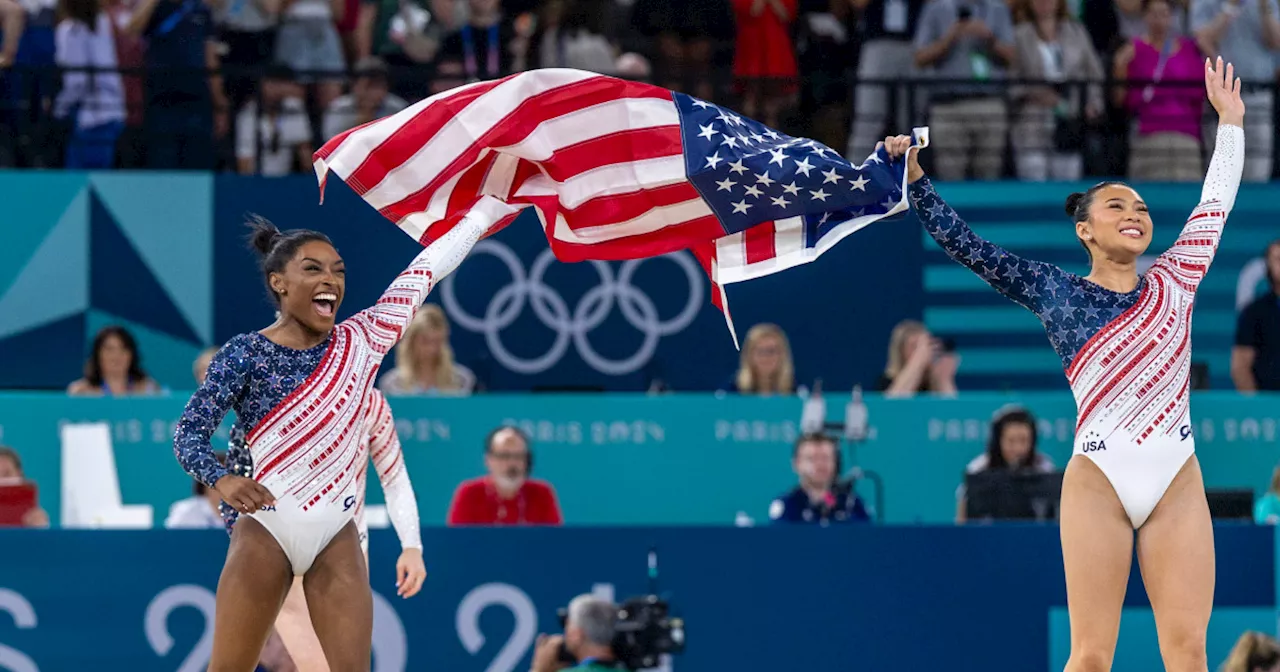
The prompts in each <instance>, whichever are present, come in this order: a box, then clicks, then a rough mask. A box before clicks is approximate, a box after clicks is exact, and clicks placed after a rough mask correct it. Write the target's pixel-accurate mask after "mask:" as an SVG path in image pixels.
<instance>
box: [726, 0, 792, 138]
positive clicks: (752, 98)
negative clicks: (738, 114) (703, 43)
mask: <svg viewBox="0 0 1280 672" xmlns="http://www.w3.org/2000/svg"><path fill="white" fill-rule="evenodd" d="M797 5H798V3H797V2H796V0H733V10H734V15H735V16H736V17H737V20H738V38H737V49H736V51H735V53H734V59H733V76H734V78H735V79H736V80H737V81H736V85H737V88H738V91H739V92H740V93H741V94H742V113H743V114H745V115H747V116H748V117H751V118H753V119H760V120H761V121H763V122H764V123H765V125H766V126H770V127H772V128H778V127H779V123H778V114H779V112H781V111H782V107H783V106H784V105H786V104H788V102H789V101H791V100H792V99H793V98H795V95H796V90H797V86H796V78H797V76H798V73H797V71H796V53H795V51H796V50H795V45H793V44H792V43H791V23H792V22H793V21H795V18H796V8H797ZM761 113H763V116H759V115H761Z"/></svg>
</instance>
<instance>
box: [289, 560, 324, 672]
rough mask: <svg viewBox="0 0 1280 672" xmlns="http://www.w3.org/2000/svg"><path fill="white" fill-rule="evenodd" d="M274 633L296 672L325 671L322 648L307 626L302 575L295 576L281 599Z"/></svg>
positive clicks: (308, 618) (305, 598) (308, 625)
mask: <svg viewBox="0 0 1280 672" xmlns="http://www.w3.org/2000/svg"><path fill="white" fill-rule="evenodd" d="M276 632H277V633H279V634H280V639H281V641H283V642H284V648H285V649H287V650H288V651H289V657H290V658H292V659H293V664H294V666H296V667H297V668H298V670H299V672H329V663H328V662H326V661H325V659H324V649H322V648H321V647H320V639H319V638H317V637H316V631H315V628H313V627H312V626H311V612H310V611H308V610H307V596H306V594H305V591H304V589H303V587H302V577H300V576H295V577H294V579H293V586H292V587H291V588H289V595H288V597H286V598H285V599H284V606H283V607H281V609H280V615H279V616H277V617H276Z"/></svg>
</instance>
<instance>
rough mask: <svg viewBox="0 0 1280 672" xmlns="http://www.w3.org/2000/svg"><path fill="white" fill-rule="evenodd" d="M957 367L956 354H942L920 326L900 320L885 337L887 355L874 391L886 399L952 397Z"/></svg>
mask: <svg viewBox="0 0 1280 672" xmlns="http://www.w3.org/2000/svg"><path fill="white" fill-rule="evenodd" d="M958 366H959V360H958V358H957V357H956V355H955V354H954V353H950V352H945V351H944V349H943V347H942V342H941V341H940V340H938V339H937V338H934V336H933V334H931V333H929V330H928V329H925V326H924V325H923V324H921V323H919V322H917V321H915V320H903V321H901V322H899V323H898V325H897V326H895V327H894V328H893V332H892V333H891V334H890V335H889V356H888V360H887V362H886V364H885V367H884V375H882V376H880V384H879V385H878V387H877V389H879V390H880V391H881V392H884V394H885V396H886V397H910V396H914V395H915V394H916V393H918V392H935V393H938V394H955V393H956V368H957V367H958Z"/></svg>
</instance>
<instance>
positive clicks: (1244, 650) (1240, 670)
mask: <svg viewBox="0 0 1280 672" xmlns="http://www.w3.org/2000/svg"><path fill="white" fill-rule="evenodd" d="M1218 669H1219V670H1220V672H1280V644H1277V643H1276V640H1274V639H1272V638H1270V637H1268V636H1266V635H1264V634H1262V633H1261V632H1254V631H1252V630H1250V631H1248V632H1246V633H1244V634H1243V635H1241V636H1240V639H1239V640H1237V641H1236V646H1235V648H1234V649H1231V655H1229V656H1227V660H1226V662H1224V663H1222V667H1220V668H1218Z"/></svg>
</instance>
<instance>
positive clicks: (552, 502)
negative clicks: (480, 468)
mask: <svg viewBox="0 0 1280 672" xmlns="http://www.w3.org/2000/svg"><path fill="white" fill-rule="evenodd" d="M484 466H485V468H487V469H488V470H489V475H487V476H481V477H480V478H473V479H471V480H468V481H463V482H462V484H461V485H459V486H458V489H457V490H455V491H454V493H453V502H451V503H450V504H449V518H448V524H449V525H560V524H562V523H563V522H564V520H563V518H562V517H561V515H560V503H559V502H558V501H557V500H556V491H555V489H554V488H552V487H551V484H550V483H547V482H546V481H540V480H537V479H532V478H529V472H530V467H532V466H533V453H531V452H530V451H529V439H528V437H526V436H525V434H524V432H521V431H520V430H519V429H517V428H516V427H511V426H503V427H499V428H497V429H495V430H493V431H492V432H490V433H489V438H488V439H487V440H486V441H485V454H484Z"/></svg>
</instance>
